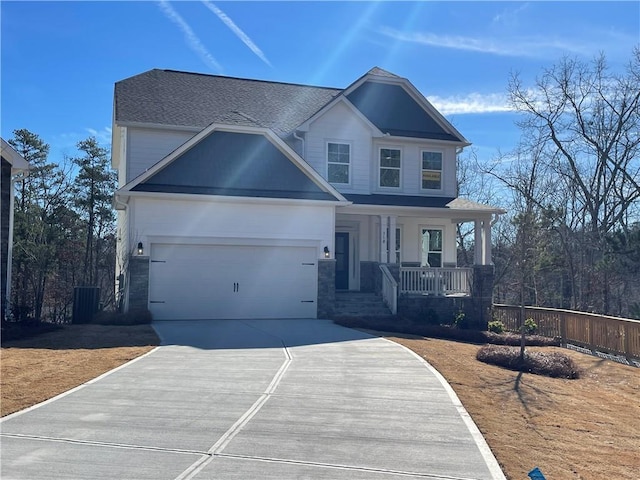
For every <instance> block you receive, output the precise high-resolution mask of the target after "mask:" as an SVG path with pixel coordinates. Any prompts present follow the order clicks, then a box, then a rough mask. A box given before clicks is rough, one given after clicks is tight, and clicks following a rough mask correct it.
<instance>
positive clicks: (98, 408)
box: [0, 320, 504, 480]
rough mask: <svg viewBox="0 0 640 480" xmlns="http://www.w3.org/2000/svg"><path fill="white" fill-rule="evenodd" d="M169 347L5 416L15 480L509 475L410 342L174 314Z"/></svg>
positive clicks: (4, 470)
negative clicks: (179, 319)
mask: <svg viewBox="0 0 640 480" xmlns="http://www.w3.org/2000/svg"><path fill="white" fill-rule="evenodd" d="M154 327H155V328H156V330H157V331H158V333H159V335H160V337H161V339H162V346H161V347H159V348H157V349H156V350H154V351H153V352H151V353H150V354H147V355H146V356H144V357H141V358H139V359H137V360H134V361H133V362H130V363H129V364H127V365H125V366H124V367H121V368H119V369H116V370H114V371H112V372H110V373H108V374H106V375H103V376H102V377H100V378H98V379H97V380H95V381H92V382H90V383H89V384H86V385H84V386H83V387H81V388H78V389H76V390H74V391H72V392H70V393H68V394H65V395H63V396H60V397H58V398H57V399H55V400H53V401H49V402H45V403H44V404H41V405H40V406H38V407H37V408H32V409H30V410H26V411H23V412H19V413H17V414H13V415H11V416H9V417H6V418H5V419H4V420H3V421H2V423H1V425H0V426H1V432H2V437H1V442H2V443H1V444H0V446H1V457H0V460H1V464H0V465H1V466H0V477H1V478H2V479H3V480H8V479H29V480H37V479H47V480H50V479H63V478H64V479H67V478H69V479H135V480H137V479H153V480H158V479H214V478H215V479H243V480H246V479H289V478H309V479H371V480H377V479H394V478H403V479H404V478H433V479H503V478H504V476H503V474H502V472H501V471H500V468H499V467H498V464H497V462H496V460H495V458H494V457H493V455H492V454H491V452H490V450H489V449H488V448H487V446H486V443H485V442H484V439H483V438H482V437H481V435H480V434H479V432H478V430H477V428H476V427H475V425H474V424H473V422H472V421H471V420H470V418H469V417H468V415H467V413H466V412H465V411H464V409H463V408H462V407H461V405H460V403H459V401H458V400H457V398H456V397H455V395H454V394H453V392H452V390H451V389H450V387H449V386H448V385H447V384H446V383H445V382H444V381H443V380H442V379H441V377H440V376H439V375H438V374H437V373H436V372H434V370H433V369H431V367H429V366H428V365H427V364H426V363H425V362H423V361H422V360H421V359H419V358H418V357H417V356H415V355H414V354H413V353H411V352H410V351H408V350H406V349H405V348H404V347H401V346H399V345H397V344H394V343H392V342H389V341H387V340H384V339H381V338H375V337H371V336H369V335H366V334H363V333H361V332H357V331H354V330H350V329H347V328H343V327H339V326H337V325H334V324H333V323H332V322H329V321H325V320H253V321H238V320H233V321H231V320H230V321H218V320H216V321H200V322H162V323H157V324H154Z"/></svg>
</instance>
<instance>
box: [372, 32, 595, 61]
mask: <svg viewBox="0 0 640 480" xmlns="http://www.w3.org/2000/svg"><path fill="white" fill-rule="evenodd" d="M380 33H382V34H383V35H385V36H387V37H390V38H392V39H394V40H398V41H402V42H410V43H417V44H420V45H426V46H430V47H441V48H451V49H455V50H466V51H471V52H481V53H489V54H494V55H501V56H508V57H545V56H548V55H549V54H552V55H553V56H556V55H557V54H558V53H560V52H562V53H567V52H571V53H576V54H583V55H584V54H588V53H589V52H591V51H592V50H591V49H590V48H589V46H588V45H585V44H584V43H575V44H574V43H571V42H568V41H565V40H561V39H553V38H548V37H544V38H542V37H540V38H537V37H530V38H525V37H520V38H514V37H510V38H505V39H501V40H499V39H493V38H474V37H464V36H461V35H438V34H436V33H431V32H422V33H421V32H409V33H405V32H401V31H399V30H395V29H393V28H390V27H382V28H381V29H380Z"/></svg>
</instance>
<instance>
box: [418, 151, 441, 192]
mask: <svg viewBox="0 0 640 480" xmlns="http://www.w3.org/2000/svg"><path fill="white" fill-rule="evenodd" d="M422 188H423V189H424V190H441V189H442V153H440V152H422Z"/></svg>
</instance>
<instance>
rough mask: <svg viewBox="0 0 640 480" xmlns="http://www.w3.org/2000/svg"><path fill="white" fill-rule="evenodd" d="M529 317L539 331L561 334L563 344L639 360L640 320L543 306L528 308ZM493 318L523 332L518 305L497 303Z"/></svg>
mask: <svg viewBox="0 0 640 480" xmlns="http://www.w3.org/2000/svg"><path fill="white" fill-rule="evenodd" d="M527 318H531V319H533V321H534V322H535V323H536V325H537V330H536V334H538V335H544V336H545V337H558V338H560V341H561V342H562V345H567V344H571V345H577V346H579V347H584V348H588V349H589V350H591V351H599V352H604V353H610V354H613V355H621V356H623V357H626V358H627V359H629V360H631V359H634V360H640V320H630V319H626V318H617V317H608V316H606V315H596V314H594V313H584V312H574V311H572V310H557V309H553V308H542V307H525V308H524V319H525V320H526V319H527ZM493 319H494V320H500V321H501V322H502V323H503V324H504V326H505V329H507V330H510V331H514V332H517V331H520V325H521V320H520V307H519V306H515V305H500V304H494V305H493Z"/></svg>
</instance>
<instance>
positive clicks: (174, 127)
mask: <svg viewBox="0 0 640 480" xmlns="http://www.w3.org/2000/svg"><path fill="white" fill-rule="evenodd" d="M114 125H117V126H119V127H132V128H149V129H153V130H173V131H182V132H193V133H198V132H200V131H202V130H203V129H204V128H207V127H204V128H203V127H196V126H190V125H169V124H166V123H146V122H115V123H114Z"/></svg>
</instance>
